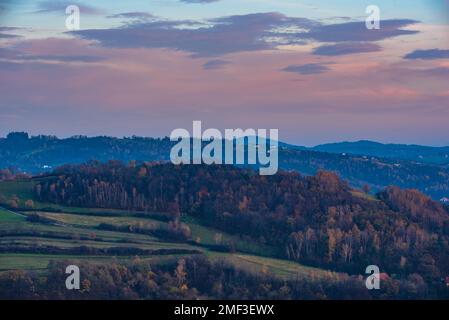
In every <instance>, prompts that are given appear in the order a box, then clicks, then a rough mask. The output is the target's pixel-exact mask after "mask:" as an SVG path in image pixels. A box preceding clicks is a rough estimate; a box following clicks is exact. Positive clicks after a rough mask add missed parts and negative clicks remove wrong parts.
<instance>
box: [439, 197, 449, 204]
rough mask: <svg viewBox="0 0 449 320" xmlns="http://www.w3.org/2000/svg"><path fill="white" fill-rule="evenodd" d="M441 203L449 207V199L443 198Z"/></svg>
mask: <svg viewBox="0 0 449 320" xmlns="http://www.w3.org/2000/svg"><path fill="white" fill-rule="evenodd" d="M440 202H442V203H444V204H448V205H449V198H446V197H443V198H441V199H440Z"/></svg>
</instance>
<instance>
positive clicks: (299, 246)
mask: <svg viewBox="0 0 449 320" xmlns="http://www.w3.org/2000/svg"><path fill="white" fill-rule="evenodd" d="M34 192H35V195H36V197H37V199H39V201H47V202H51V203H55V204H63V205H68V206H77V207H95V208H117V209H126V210H141V211H144V212H151V211H156V212H167V213H168V214H169V216H170V217H171V218H170V220H171V226H172V227H171V229H172V231H171V232H174V233H175V234H176V233H181V234H183V237H181V239H182V238H184V239H187V238H188V237H189V231H188V230H186V227H185V226H183V224H182V222H180V221H181V220H182V219H183V218H185V217H193V218H195V219H198V221H200V222H201V223H202V224H203V225H206V226H213V227H214V228H217V229H219V230H222V231H224V232H227V233H229V234H234V235H238V236H245V237H250V238H251V239H252V240H253V241H256V242H257V243H259V244H262V245H269V246H272V247H275V248H277V251H276V253H275V254H276V256H277V257H279V258H282V259H289V260H292V261H296V262H299V263H301V264H305V265H310V266H315V267H320V268H326V269H330V270H334V271H341V272H346V273H348V274H360V273H363V272H364V268H366V266H367V265H372V264H374V265H378V266H379V267H380V269H381V271H382V272H383V273H384V274H385V275H386V277H391V278H394V279H398V280H401V281H402V280H406V279H409V278H410V277H412V278H413V279H415V280H416V281H418V282H420V283H423V284H425V286H426V287H428V290H429V291H430V292H431V294H432V295H438V292H440V291H441V290H443V291H444V290H446V289H445V288H446V285H445V283H444V279H445V278H446V277H447V276H448V271H447V270H449V244H448V243H449V215H448V208H447V207H445V206H443V205H442V204H441V203H439V202H435V201H433V200H432V199H431V198H429V197H428V196H426V195H424V194H422V193H420V192H419V191H417V190H402V189H400V188H398V187H388V188H386V189H384V190H383V191H381V192H379V193H377V194H376V195H375V196H372V195H370V194H367V193H365V192H363V191H361V190H357V189H353V188H351V187H350V186H349V185H348V184H347V183H346V182H345V181H343V180H341V179H340V178H339V177H338V176H337V175H336V174H334V173H331V172H326V171H319V172H318V173H317V174H316V175H315V176H302V175H300V174H298V173H296V172H288V171H283V172H280V173H278V174H277V175H275V176H269V177H267V176H259V175H257V174H256V173H255V172H254V171H252V170H250V169H241V168H240V169H239V168H235V167H232V166H219V165H215V166H203V165H196V166H188V165H181V166H174V165H172V164H167V163H145V164H137V163H136V162H133V161H132V162H130V163H128V164H126V165H125V164H123V163H121V162H119V161H109V162H107V163H101V162H98V161H94V162H90V163H87V164H83V165H66V166H62V167H60V168H58V169H57V170H55V171H54V172H53V173H52V174H51V175H48V176H45V179H42V177H41V182H39V183H37V184H36V186H35V189H34ZM137 232H138V231H137ZM172 239H175V238H172ZM175 241H176V239H175ZM178 241H179V240H178ZM226 250H229V251H232V250H233V246H232V243H230V244H229V245H228V247H227V248H226ZM429 294H430V293H429Z"/></svg>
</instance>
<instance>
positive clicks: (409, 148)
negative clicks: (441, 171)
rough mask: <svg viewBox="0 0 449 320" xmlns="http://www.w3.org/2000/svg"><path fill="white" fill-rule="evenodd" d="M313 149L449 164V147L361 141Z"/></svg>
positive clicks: (324, 145)
mask: <svg viewBox="0 0 449 320" xmlns="http://www.w3.org/2000/svg"><path fill="white" fill-rule="evenodd" d="M311 149H312V150H314V151H322V152H331V153H347V154H353V155H362V156H374V157H380V158H389V159H398V160H410V161H415V162H420V163H431V164H449V147H428V146H420V145H406V144H382V143H379V142H373V141H367V140H361V141H356V142H339V143H328V144H322V145H318V146H316V147H313V148H311Z"/></svg>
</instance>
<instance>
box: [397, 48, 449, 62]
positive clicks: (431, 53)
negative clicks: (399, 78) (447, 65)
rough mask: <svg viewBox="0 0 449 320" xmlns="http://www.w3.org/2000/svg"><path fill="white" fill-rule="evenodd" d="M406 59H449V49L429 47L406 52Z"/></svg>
mask: <svg viewBox="0 0 449 320" xmlns="http://www.w3.org/2000/svg"><path fill="white" fill-rule="evenodd" d="M404 59H409V60H415V59H422V60H434V59H449V50H441V49H429V50H415V51H413V52H410V53H409V54H406V55H405V56H404Z"/></svg>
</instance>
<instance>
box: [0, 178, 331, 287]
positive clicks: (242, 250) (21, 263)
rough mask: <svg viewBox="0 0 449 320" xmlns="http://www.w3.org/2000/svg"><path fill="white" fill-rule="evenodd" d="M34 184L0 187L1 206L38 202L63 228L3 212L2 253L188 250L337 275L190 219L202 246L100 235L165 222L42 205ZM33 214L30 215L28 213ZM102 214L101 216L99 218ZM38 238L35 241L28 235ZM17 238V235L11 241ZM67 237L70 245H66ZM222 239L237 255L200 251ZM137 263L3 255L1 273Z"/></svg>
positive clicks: (275, 269) (252, 268)
mask: <svg viewBox="0 0 449 320" xmlns="http://www.w3.org/2000/svg"><path fill="white" fill-rule="evenodd" d="M33 186H34V182H33V180H22V181H8V182H4V181H3V182H0V204H2V202H3V204H7V202H8V201H9V200H10V199H12V198H14V197H16V198H18V199H19V207H20V208H21V209H25V202H26V200H28V199H32V200H33V201H34V205H35V208H34V209H35V210H41V211H37V212H38V213H39V214H41V215H43V216H45V217H47V218H51V219H52V220H55V221H57V222H59V223H60V224H61V225H44V224H37V223H30V222H27V221H24V218H23V217H20V216H17V215H14V214H12V213H10V212H8V211H5V210H0V235H1V237H0V247H1V246H3V245H11V244H16V245H26V246H29V245H32V244H34V245H52V246H57V247H60V248H69V247H76V246H81V245H84V246H91V247H97V248H99V247H101V248H105V247H118V246H126V247H137V248H151V249H160V248H167V249H169V248H183V249H196V250H200V251H202V252H203V253H204V254H205V255H206V256H207V257H208V258H209V259H211V260H213V261H219V260H224V261H226V262H228V263H231V264H233V265H235V266H236V267H237V268H240V269H242V270H246V271H249V272H253V273H268V274H273V275H275V276H277V277H280V278H283V279H287V278H288V279H295V278H297V277H331V276H335V275H336V274H335V273H330V272H327V271H325V270H321V269H317V268H310V267H305V266H302V265H300V264H297V263H295V262H291V261H287V260H281V259H274V258H270V256H274V254H275V253H276V248H272V247H268V246H263V245H260V244H258V243H256V242H255V241H253V240H250V239H243V238H241V237H239V236H234V235H229V234H226V233H224V232H221V231H219V230H215V229H213V228H210V227H205V226H202V225H200V224H199V223H198V221H196V220H194V219H193V218H191V217H185V218H184V222H185V223H187V224H188V225H189V226H190V228H191V231H192V239H193V240H194V241H197V243H198V246H196V245H190V244H180V243H170V242H166V241H164V240H162V239H157V238H154V237H151V236H148V235H142V234H135V233H123V232H115V231H105V230H98V229H95V228H96V227H97V226H98V225H99V224H100V223H110V224H115V225H126V224H135V223H141V224H144V225H150V226H151V225H157V224H161V223H163V222H161V221H158V220H156V219H152V218H151V217H145V218H140V217H139V218H136V217H133V216H131V215H132V214H133V213H132V212H129V211H126V210H116V209H97V208H93V209H90V208H74V207H64V206H60V205H54V204H50V203H40V202H38V201H36V199H34V196H33ZM49 208H51V209H52V210H60V211H62V212H57V213H55V212H45V210H42V209H47V210H48V209H49ZM105 212H108V213H113V214H114V215H115V216H114V217H105V216H101V213H105ZM28 213H30V212H28ZM99 214H100V216H99ZM30 231H33V232H38V234H37V235H32V236H31V235H30V234H29V232H30ZM11 232H13V233H14V234H13V235H6V234H7V233H8V234H10V233H11ZM61 237H66V238H68V239H61ZM217 238H219V239H221V240H219V241H221V242H223V243H224V242H232V243H234V244H235V247H236V250H237V252H236V253H219V252H214V251H211V250H208V249H205V248H204V247H202V246H201V245H216V244H220V243H217ZM181 256H182V255H163V256H152V257H141V259H145V260H148V261H149V262H151V263H153V264H154V263H165V262H167V261H172V260H174V259H175V260H176V259H179V257H181ZM133 258H134V257H126V256H120V257H119V258H117V257H112V256H80V255H47V254H18V253H1V254H0V271H5V270H12V269H28V270H45V269H46V267H47V265H48V263H49V262H50V261H51V260H75V261H76V260H89V261H92V262H106V261H112V260H120V261H128V260H131V259H133Z"/></svg>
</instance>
